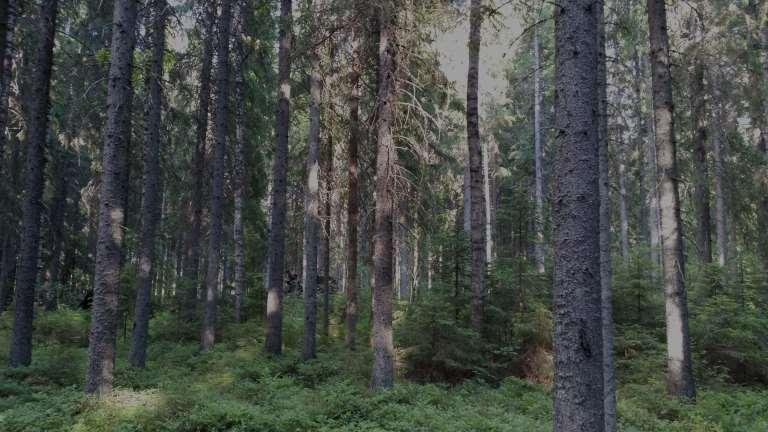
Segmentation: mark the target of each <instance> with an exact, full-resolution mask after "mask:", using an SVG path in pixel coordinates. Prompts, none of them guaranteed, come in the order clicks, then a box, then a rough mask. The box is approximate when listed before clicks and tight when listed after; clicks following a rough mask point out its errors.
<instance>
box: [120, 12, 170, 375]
mask: <svg viewBox="0 0 768 432" xmlns="http://www.w3.org/2000/svg"><path fill="white" fill-rule="evenodd" d="M149 7H150V9H149V14H148V17H147V29H148V30H149V29H151V30H149V31H150V39H149V40H150V48H151V57H150V59H149V61H148V64H147V70H146V89H147V106H146V111H145V120H144V172H143V174H142V177H143V179H144V182H143V184H142V192H141V195H142V202H141V221H142V222H141V232H140V238H139V251H138V252H139V269H138V274H137V275H136V285H135V291H136V305H135V307H134V314H135V316H134V320H133V337H132V338H131V352H130V355H129V362H130V364H131V366H133V367H137V368H144V367H145V365H146V362H147V338H148V336H149V317H150V314H151V313H152V311H151V298H152V280H153V278H154V276H155V272H156V270H155V265H156V263H155V239H156V237H157V233H156V231H157V224H158V220H159V216H160V211H161V209H160V187H161V186H160V183H161V182H162V179H161V175H162V174H161V168H160V146H161V145H162V143H161V142H160V140H161V137H160V128H161V127H162V110H163V93H162V92H163V90H162V80H163V58H164V55H165V20H166V14H167V8H168V6H167V4H166V3H165V0H152V2H151V3H150V4H149Z"/></svg>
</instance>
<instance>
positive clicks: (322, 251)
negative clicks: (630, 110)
mask: <svg viewBox="0 0 768 432" xmlns="http://www.w3.org/2000/svg"><path fill="white" fill-rule="evenodd" d="M323 159H324V161H323V165H324V166H323V172H324V173H325V193H324V195H325V209H324V211H323V215H324V220H323V221H322V225H323V235H322V238H321V240H320V247H319V250H318V253H319V259H318V262H319V264H318V266H319V271H320V272H322V274H323V335H324V336H326V337H327V336H328V331H329V328H330V325H331V203H332V201H333V136H332V135H331V134H328V139H327V143H326V152H325V157H324V158H323ZM339 282H340V281H339Z"/></svg>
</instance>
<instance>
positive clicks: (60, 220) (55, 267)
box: [43, 144, 72, 312]
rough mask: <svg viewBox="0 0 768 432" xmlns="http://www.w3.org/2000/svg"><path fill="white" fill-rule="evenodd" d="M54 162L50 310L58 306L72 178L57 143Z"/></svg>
mask: <svg viewBox="0 0 768 432" xmlns="http://www.w3.org/2000/svg"><path fill="white" fill-rule="evenodd" d="M55 151H56V156H55V158H56V159H55V160H54V161H53V164H54V173H55V174H54V175H55V176H56V177H55V178H54V179H53V184H54V186H53V197H52V198H51V205H50V211H49V215H48V220H49V230H50V234H49V242H50V254H49V256H48V263H47V269H46V271H45V278H44V279H45V286H44V288H43V294H44V295H43V302H44V304H45V310H46V311H48V312H50V311H54V310H56V308H57V307H58V288H59V274H60V273H61V256H62V248H63V246H64V215H65V212H66V208H67V195H68V191H69V185H68V182H67V180H68V179H71V178H72V173H71V172H70V169H69V160H68V158H67V154H66V152H65V150H64V149H62V148H61V145H60V144H57V149H56V150H55Z"/></svg>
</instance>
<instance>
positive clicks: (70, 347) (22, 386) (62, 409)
mask: <svg viewBox="0 0 768 432" xmlns="http://www.w3.org/2000/svg"><path fill="white" fill-rule="evenodd" d="M8 315H9V314H5V315H4V316H3V317H2V319H0V343H2V344H3V346H7V342H8V338H9V332H10V318H9V317H8ZM292 319H293V318H292V317H288V318H287V319H286V321H288V322H289V326H290V322H291V320H292ZM174 321H175V320H172V319H170V318H169V316H168V315H166V314H159V315H158V316H157V317H156V318H155V320H153V322H152V325H153V329H154V332H153V335H152V336H153V340H152V343H151V345H150V349H149V358H150V362H149V364H148V367H147V368H146V369H144V370H136V369H131V368H128V367H127V365H126V361H125V357H126V352H125V349H126V344H127V341H126V340H124V339H123V338H122V336H121V337H120V339H119V341H120V344H121V345H120V353H119V357H118V367H117V371H116V374H115V385H116V390H115V391H114V393H113V394H112V395H110V396H109V397H107V398H104V399H103V400H101V401H97V400H94V399H91V398H86V397H84V396H83V394H82V387H81V386H82V381H83V378H84V367H85V362H86V348H85V347H84V346H83V345H84V344H83V342H82V340H81V339H80V338H81V336H82V334H83V332H85V331H87V316H86V315H85V314H81V313H78V312H71V311H60V312H56V313H53V314H50V316H49V317H47V318H46V319H43V320H40V321H39V324H38V327H37V328H36V331H37V334H38V337H36V341H35V350H34V362H33V364H32V365H31V366H29V367H27V368H21V369H15V370H12V369H0V431H3V432H22V431H24V432H31V431H41V432H43V431H45V432H54V431H77V432H97V431H98V432H107V431H110V432H111V431H119V432H128V431H158V432H163V431H179V432H181V431H187V432H208V431H211V432H213V431H254V432H256V431H258V432H269V431H275V432H291V431H297V432H298V431H425V432H433V431H446V432H447V431H526V432H527V431H531V432H536V431H550V430H551V428H552V423H551V416H552V408H551V397H550V393H549V391H548V390H547V389H545V388H544V387H541V386H539V385H535V384H530V383H528V382H526V381H523V380H519V379H516V378H506V379H504V380H502V381H500V382H496V383H494V384H487V383H484V382H481V381H477V380H467V381H464V382H463V383H461V384H458V385H452V386H449V385H447V384H434V383H431V384H430V383H413V382H408V381H407V380H406V379H405V378H400V380H399V381H398V383H397V385H396V387H395V388H394V389H393V390H391V391H388V392H384V393H379V394H375V393H371V392H370V391H369V390H368V389H367V381H368V372H369V370H368V367H369V364H370V360H371V357H370V352H369V351H367V350H360V351H358V352H356V353H353V354H350V353H347V352H346V351H345V350H344V349H343V348H342V347H341V345H340V342H339V341H338V340H337V339H338V338H337V337H334V336H333V335H332V336H331V337H330V338H328V339H321V341H320V342H321V350H320V352H319V356H318V359H317V360H314V361H311V362H307V363H303V362H300V361H299V360H298V358H299V355H298V352H295V351H292V350H290V349H288V350H287V351H286V352H285V353H284V355H283V356H281V357H280V358H272V357H268V356H266V355H265V354H263V351H262V346H263V332H262V325H261V323H259V322H256V321H253V322H248V323H246V324H241V325H228V326H226V327H225V328H224V330H223V332H222V335H221V336H222V338H221V342H220V343H219V344H218V345H217V346H216V348H215V349H213V350H212V351H211V352H209V353H206V354H201V353H199V352H198V348H197V342H196V341H195V340H194V338H193V337H192V336H193V335H192V334H184V332H183V331H171V329H172V328H173V324H172V323H173V322H174ZM51 326H52V327H53V328H48V327H51ZM294 330H295V329H294ZM332 330H333V329H332ZM289 333H290V332H289ZM332 333H333V331H332ZM289 337H291V338H296V335H295V334H294V335H289ZM360 340H365V339H364V338H361V339H360ZM632 343H635V344H636V345H637V346H636V347H634V348H632V347H631V346H630V345H632ZM644 345H647V343H643V341H642V340H640V341H633V340H630V341H628V342H624V344H623V345H621V347H620V348H621V349H624V350H627V351H631V352H632V355H622V356H620V359H621V360H620V361H619V367H620V376H622V374H623V377H625V378H627V379H631V380H632V381H634V382H631V383H624V384H623V385H621V386H620V388H619V393H618V396H619V417H620V419H619V422H620V430H622V431H627V432H635V431H648V432H651V431H653V432H657V431H674V432H732V431H734V432H736V431H738V432H765V430H766V428H768V391H766V389H765V388H760V387H751V388H748V387H739V386H736V385H728V384H724V383H722V382H717V381H712V383H711V384H708V385H703V386H701V388H700V393H699V398H698V400H697V402H696V403H695V404H685V403H681V402H678V401H675V400H672V399H669V398H667V397H665V396H663V395H664V388H663V385H662V384H661V379H660V377H658V374H659V370H658V369H655V370H645V371H644V373H643V372H641V371H640V370H641V369H643V368H648V369H650V368H656V367H657V363H658V353H653V354H652V355H646V356H643V355H641V352H642V351H641V348H639V347H640V346H644ZM632 346H634V345H632ZM633 349H634V350H635V351H632V350H633ZM6 360H7V358H6V354H5V352H4V351H3V352H2V353H0V361H2V362H3V363H5V362H6ZM654 377H655V378H654Z"/></svg>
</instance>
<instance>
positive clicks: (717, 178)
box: [712, 92, 728, 267]
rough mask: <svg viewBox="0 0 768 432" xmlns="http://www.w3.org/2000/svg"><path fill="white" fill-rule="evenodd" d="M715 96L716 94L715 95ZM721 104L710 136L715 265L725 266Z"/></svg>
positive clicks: (723, 155)
mask: <svg viewBox="0 0 768 432" xmlns="http://www.w3.org/2000/svg"><path fill="white" fill-rule="evenodd" d="M715 94H717V92H716V93H715ZM721 103H722V102H717V107H716V108H715V113H714V114H715V116H714V118H713V119H712V124H713V125H715V133H714V134H713V136H712V159H713V160H714V165H715V170H714V175H713V180H714V185H715V233H716V235H717V263H718V264H720V266H721V267H722V266H725V264H726V263H727V262H728V221H727V212H728V210H727V208H726V199H725V193H726V192H725V187H724V184H723V183H724V179H725V154H724V153H725V149H724V146H723V135H722V131H723V130H724V128H725V127H726V125H725V124H723V123H724V122H723V116H724V112H723V109H722V107H721V105H720V104H721Z"/></svg>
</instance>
